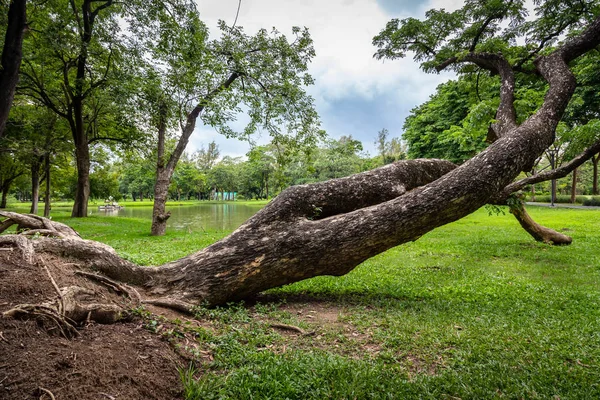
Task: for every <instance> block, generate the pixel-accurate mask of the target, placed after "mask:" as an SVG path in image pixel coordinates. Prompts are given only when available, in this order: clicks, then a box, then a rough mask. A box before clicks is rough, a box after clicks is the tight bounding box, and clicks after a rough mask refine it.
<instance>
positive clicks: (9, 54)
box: [0, 0, 27, 138]
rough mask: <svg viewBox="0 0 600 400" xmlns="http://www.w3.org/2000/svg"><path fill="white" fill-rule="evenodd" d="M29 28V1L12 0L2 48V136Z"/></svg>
mask: <svg viewBox="0 0 600 400" xmlns="http://www.w3.org/2000/svg"><path fill="white" fill-rule="evenodd" d="M26 28H27V1H26V0H12V1H10V5H9V7H8V24H7V26H6V35H5V36H4V47H3V49H2V59H1V62H2V70H0V138H1V137H2V136H3V134H4V128H5V127H6V121H7V120H8V114H9V112H10V108H11V106H12V102H13V98H14V96H15V88H16V87H17V82H18V81H19V67H20V66H21V59H22V58H23V36H24V35H25V30H26Z"/></svg>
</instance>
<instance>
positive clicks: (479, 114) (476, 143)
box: [373, 0, 600, 163]
mask: <svg viewBox="0 0 600 400" xmlns="http://www.w3.org/2000/svg"><path fill="white" fill-rule="evenodd" d="M534 13H535V15H536V17H537V18H535V19H531V20H528V21H526V20H525V16H526V15H527V14H528V10H527V9H526V8H525V2H524V1H508V2H507V1H477V0H473V1H466V2H465V5H464V6H463V7H462V8H461V9H459V10H456V11H454V12H451V13H449V12H446V11H444V10H431V11H429V12H428V13H427V14H426V18H425V20H424V21H419V20H416V19H414V18H408V19H404V20H397V19H394V20H392V21H390V22H389V23H388V24H387V26H386V28H385V29H384V30H382V31H381V32H380V33H379V35H377V36H376V37H375V38H374V39H373V44H374V45H375V46H376V47H377V48H378V50H377V52H376V53H375V57H376V58H380V59H383V58H390V59H395V58H399V57H404V56H405V55H406V54H407V52H412V54H413V56H414V59H415V61H417V62H420V63H421V67H422V68H423V69H424V70H425V71H427V72H432V71H434V70H436V69H439V68H444V67H445V68H452V69H454V70H455V71H456V72H458V73H459V78H458V80H457V81H455V82H448V83H445V84H443V85H440V86H439V87H438V89H437V92H436V94H435V95H434V96H432V97H431V99H430V100H429V101H428V102H426V103H424V104H423V105H421V106H419V107H417V108H415V109H413V110H412V113H411V115H410V116H409V117H408V118H407V120H406V122H405V126H404V128H405V133H404V139H405V140H406V141H407V143H408V146H409V152H408V153H409V156H410V157H437V158H446V159H449V160H451V161H454V162H457V163H460V162H463V161H465V160H467V159H469V158H471V157H472V156H473V155H475V154H476V153H478V152H479V151H481V150H482V149H483V148H485V146H486V145H487V144H486V142H485V139H486V137H487V132H488V128H489V126H490V125H491V124H492V123H494V122H495V121H494V118H495V111H496V108H497V107H498V104H499V100H498V98H499V96H498V94H499V88H500V84H499V80H498V78H497V77H495V76H493V75H492V76H490V74H489V71H485V70H484V69H479V67H477V66H475V65H473V64H469V63H463V61H465V57H466V56H467V55H469V54H471V53H484V52H487V53H494V54H499V55H501V56H503V57H504V58H505V59H506V60H507V61H508V62H509V64H510V65H511V66H513V68H514V70H515V73H516V79H517V85H516V90H515V101H514V106H515V110H516V112H517V123H521V122H523V121H524V120H525V119H526V118H528V117H529V116H530V115H531V114H532V113H534V112H535V111H536V110H537V109H538V107H539V106H540V105H541V104H542V102H543V97H544V94H545V92H546V90H547V85H546V83H545V81H543V80H542V79H541V78H540V77H539V76H536V75H535V74H533V73H532V72H533V70H534V66H533V64H532V63H533V60H534V59H535V58H536V57H537V56H538V55H539V54H543V53H544V52H546V51H548V50H549V49H550V46H552V45H554V44H556V43H557V41H558V39H559V38H560V37H561V35H569V34H572V33H576V32H577V31H578V30H579V29H580V28H582V27H583V26H585V24H586V23H588V22H589V21H590V20H592V19H593V18H594V17H595V16H597V15H598V14H599V13H600V5H599V4H598V2H597V1H544V2H542V1H536V2H535V9H534ZM597 61H598V55H597V54H596V53H594V52H592V53H590V54H587V55H586V56H584V57H582V58H581V59H578V60H576V61H575V62H574V63H573V64H574V66H573V70H574V72H575V74H576V75H577V78H578V83H579V87H578V89H577V92H576V94H575V96H574V97H573V100H572V102H571V105H570V106H569V109H568V110H567V112H566V114H565V118H564V121H565V123H566V125H565V126H564V127H563V128H562V130H563V132H566V131H570V130H574V129H575V128H576V127H578V126H580V125H584V124H586V123H587V122H588V121H590V120H592V119H594V118H598V114H597V110H598V108H599V107H598V104H597V103H598V95H597V94H598V92H599V91H598V87H599V84H600V81H598V73H597V68H595V67H594V66H595V65H597ZM575 131H576V132H575ZM575 131H574V132H570V133H564V134H562V133H561V132H557V140H558V141H557V143H556V144H555V146H554V147H555V148H556V149H558V150H556V151H555V152H556V153H560V157H561V158H562V157H563V155H564V156H565V157H566V158H568V157H572V156H573V155H574V154H576V152H579V151H581V150H582V148H583V147H584V146H583V145H582V143H586V145H589V144H590V143H591V142H592V141H593V137H594V135H589V134H584V132H583V131H579V130H578V129H575ZM587 131H589V130H587ZM567 148H568V149H569V150H567ZM569 153H572V155H571V156H568V154H569Z"/></svg>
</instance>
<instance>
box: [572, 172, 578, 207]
mask: <svg viewBox="0 0 600 400" xmlns="http://www.w3.org/2000/svg"><path fill="white" fill-rule="evenodd" d="M576 201H577V168H575V169H574V170H573V179H572V180H571V204H575V202H576Z"/></svg>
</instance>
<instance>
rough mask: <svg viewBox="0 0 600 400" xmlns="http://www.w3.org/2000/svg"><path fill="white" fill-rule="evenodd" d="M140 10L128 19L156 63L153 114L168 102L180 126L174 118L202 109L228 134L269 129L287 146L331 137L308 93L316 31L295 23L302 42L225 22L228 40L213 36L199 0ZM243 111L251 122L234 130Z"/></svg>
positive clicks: (136, 43) (150, 95)
mask: <svg viewBox="0 0 600 400" xmlns="http://www.w3.org/2000/svg"><path fill="white" fill-rule="evenodd" d="M136 7H137V8H136V9H135V10H134V13H133V14H132V17H131V18H129V19H128V22H129V24H130V26H129V29H130V31H131V32H132V33H133V36H132V40H131V46H132V47H133V48H135V50H136V51H137V52H138V54H139V55H140V56H141V57H144V58H145V59H150V60H152V64H147V65H145V66H144V72H143V75H144V76H145V80H148V81H149V82H150V83H149V84H147V85H146V89H144V90H145V92H146V94H145V95H144V97H145V100H146V104H147V109H148V112H149V113H150V114H153V115H155V116H156V115H158V110H159V108H160V107H161V105H162V106H164V105H166V106H167V108H168V110H169V112H168V113H167V115H168V117H169V118H171V121H172V122H171V123H170V126H175V123H173V121H180V122H182V123H183V122H185V120H186V118H187V116H188V115H189V113H190V112H191V111H192V110H193V109H194V108H195V107H196V106H201V107H203V110H202V113H201V114H200V118H201V120H202V121H203V123H204V124H206V125H209V126H212V127H214V128H215V129H217V130H218V131H219V132H221V133H223V134H224V135H226V136H227V137H238V138H244V139H249V138H250V137H251V136H252V135H253V134H254V133H255V132H256V131H257V129H263V130H266V131H267V132H268V133H269V134H270V135H271V136H272V137H273V142H274V143H275V144H276V145H280V146H291V147H294V146H312V145H314V144H315V143H316V141H317V140H318V139H319V138H320V137H321V136H322V135H323V133H322V131H320V130H319V129H318V126H319V120H318V115H317V113H316V111H315V109H314V104H313V99H312V98H311V97H310V96H309V95H307V94H306V92H305V90H304V87H305V86H306V85H311V84H312V83H313V79H312V78H311V76H310V75H309V74H308V73H307V69H308V63H309V62H310V61H311V59H312V58H313V57H314V54H315V53H314V49H313V45H312V40H311V38H310V35H309V33H308V30H306V29H300V28H297V27H295V28H293V30H292V32H293V35H294V40H288V38H286V36H285V35H283V34H281V33H280V32H278V31H277V30H275V29H274V30H272V31H267V30H265V29H261V30H259V31H258V32H257V33H256V34H254V35H248V34H246V33H245V32H244V30H243V28H241V27H239V26H235V27H229V26H227V25H226V24H225V22H224V21H220V22H219V29H220V31H221V36H220V38H218V39H210V38H209V37H208V29H207V27H206V26H205V25H204V23H203V22H202V21H201V20H200V16H199V14H198V11H197V10H196V5H195V3H194V2H190V1H184V0H181V1H176V2H171V3H165V2H161V1H151V2H140V4H138V5H136ZM132 8H133V7H132ZM228 79H231V80H232V82H230V84H229V85H227V87H225V83H226V82H227V81H228ZM241 113H246V114H247V115H248V116H249V117H250V121H249V122H248V124H247V125H246V127H245V129H244V130H243V131H242V132H234V131H233V130H232V128H231V127H230V123H231V122H232V121H235V120H236V119H237V118H238V116H239V115H240V114H241ZM155 125H156V123H155Z"/></svg>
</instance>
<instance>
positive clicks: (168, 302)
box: [142, 297, 195, 314]
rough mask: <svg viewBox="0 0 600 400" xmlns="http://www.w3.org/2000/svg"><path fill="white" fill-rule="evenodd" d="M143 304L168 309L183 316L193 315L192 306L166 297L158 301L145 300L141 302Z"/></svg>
mask: <svg viewBox="0 0 600 400" xmlns="http://www.w3.org/2000/svg"><path fill="white" fill-rule="evenodd" d="M142 303H144V304H151V305H153V306H158V307H164V308H170V309H172V310H175V311H179V312H182V313H184V314H193V313H194V307H195V306H194V304H192V303H187V302H185V301H181V300H177V299H171V298H168V297H162V298H159V299H147V300H142Z"/></svg>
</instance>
